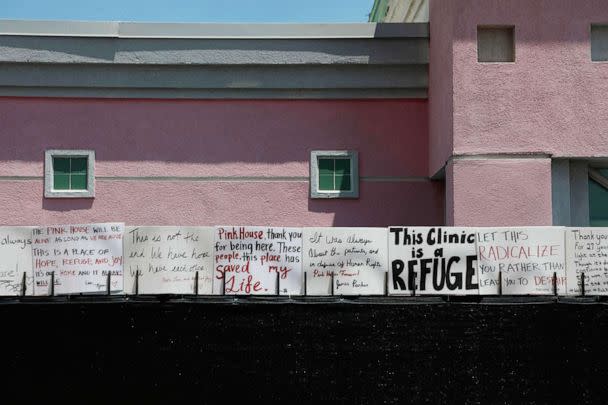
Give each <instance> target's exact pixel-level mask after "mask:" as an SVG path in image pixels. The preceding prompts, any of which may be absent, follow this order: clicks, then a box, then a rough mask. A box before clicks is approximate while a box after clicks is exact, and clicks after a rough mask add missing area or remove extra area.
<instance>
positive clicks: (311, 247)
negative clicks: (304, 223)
mask: <svg viewBox="0 0 608 405" xmlns="http://www.w3.org/2000/svg"><path fill="white" fill-rule="evenodd" d="M303 244H304V249H303V253H302V256H303V261H304V270H305V275H306V294H307V295H329V294H331V291H332V285H331V282H332V274H333V293H334V295H373V294H384V289H385V286H384V282H385V274H386V268H387V260H388V252H387V245H386V228H304V230H303Z"/></svg>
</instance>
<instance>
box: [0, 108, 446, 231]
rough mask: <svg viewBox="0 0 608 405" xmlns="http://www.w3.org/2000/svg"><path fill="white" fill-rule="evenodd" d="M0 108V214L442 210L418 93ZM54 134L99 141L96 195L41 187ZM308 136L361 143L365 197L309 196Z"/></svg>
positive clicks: (7, 217)
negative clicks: (50, 195) (63, 195)
mask: <svg viewBox="0 0 608 405" xmlns="http://www.w3.org/2000/svg"><path fill="white" fill-rule="evenodd" d="M0 122H2V125H1V126H0V146H1V147H0V162H1V163H0V205H1V206H2V207H3V210H2V211H1V212H0V223H2V224H39V223H57V222H88V221H110V220H112V221H125V222H127V223H129V224H192V225H194V224H208V225H213V224H259V225H293V226H298V225H302V226H305V225H307V226H312V225H322V226H331V225H335V226H357V225H358V226H386V225H391V224H415V225H423V224H441V223H442V222H443V185H442V184H441V183H440V182H432V181H430V180H428V179H425V177H426V176H427V173H428V157H427V156H428V103H427V101H426V100H348V101H345V100H334V101H330V100H272V101H270V100H269V101H254V100H248V101H245V100H241V101H239V100H216V101H212V100H191V101H176V100H96V99H53V98H0ZM51 148H52V149H94V150H95V152H96V169H95V170H96V173H95V174H96V176H97V177H98V179H97V181H96V197H95V198H94V199H92V200H91V199H78V200H73V199H44V198H43V180H42V177H43V166H44V165H43V160H44V150H45V149H51ZM314 149H320V150H331V149H354V150H358V151H359V168H360V176H362V180H361V183H360V196H361V197H360V198H359V199H357V200H329V201H327V200H311V199H309V197H308V194H309V193H308V187H309V186H308V182H307V178H308V175H309V156H310V151H311V150H314ZM157 176H162V177H163V179H154V178H149V177H157ZM235 176H236V177H245V178H244V179H240V180H234V179H231V177H235ZM125 177H128V178H129V179H125ZM192 177H198V178H195V179H192ZM210 177H211V178H210ZM266 178H268V179H266Z"/></svg>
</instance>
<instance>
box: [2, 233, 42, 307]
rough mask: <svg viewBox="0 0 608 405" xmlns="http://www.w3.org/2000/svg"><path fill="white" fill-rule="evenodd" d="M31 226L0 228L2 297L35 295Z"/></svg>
mask: <svg viewBox="0 0 608 405" xmlns="http://www.w3.org/2000/svg"><path fill="white" fill-rule="evenodd" d="M33 228H34V227H31V226H2V227H0V296H1V295H21V294H22V292H23V274H24V273H25V287H26V289H25V294H26V295H32V294H33V273H32V229H33Z"/></svg>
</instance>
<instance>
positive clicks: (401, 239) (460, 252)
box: [388, 227, 479, 295]
mask: <svg viewBox="0 0 608 405" xmlns="http://www.w3.org/2000/svg"><path fill="white" fill-rule="evenodd" d="M388 251H389V269H390V274H389V287H390V288H389V294H391V295H403V294H411V293H412V290H414V289H415V293H416V294H420V295H425V294H450V295H466V294H478V293H479V289H478V285H477V272H476V270H477V263H476V262H477V255H476V253H475V229H474V228H447V227H390V228H389V235H388Z"/></svg>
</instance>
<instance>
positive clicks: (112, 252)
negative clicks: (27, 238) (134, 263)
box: [32, 223, 124, 295]
mask: <svg viewBox="0 0 608 405" xmlns="http://www.w3.org/2000/svg"><path fill="white" fill-rule="evenodd" d="M123 231H124V224H120V223H106V224H84V225H49V226H44V227H39V228H34V229H33V231H32V233H33V235H32V259H33V268H34V294H35V295H47V294H49V292H50V281H51V275H52V274H53V272H54V275H55V294H75V293H90V292H100V291H106V289H107V280H108V273H110V289H111V291H114V292H116V291H122V288H123V256H122V239H123Z"/></svg>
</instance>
